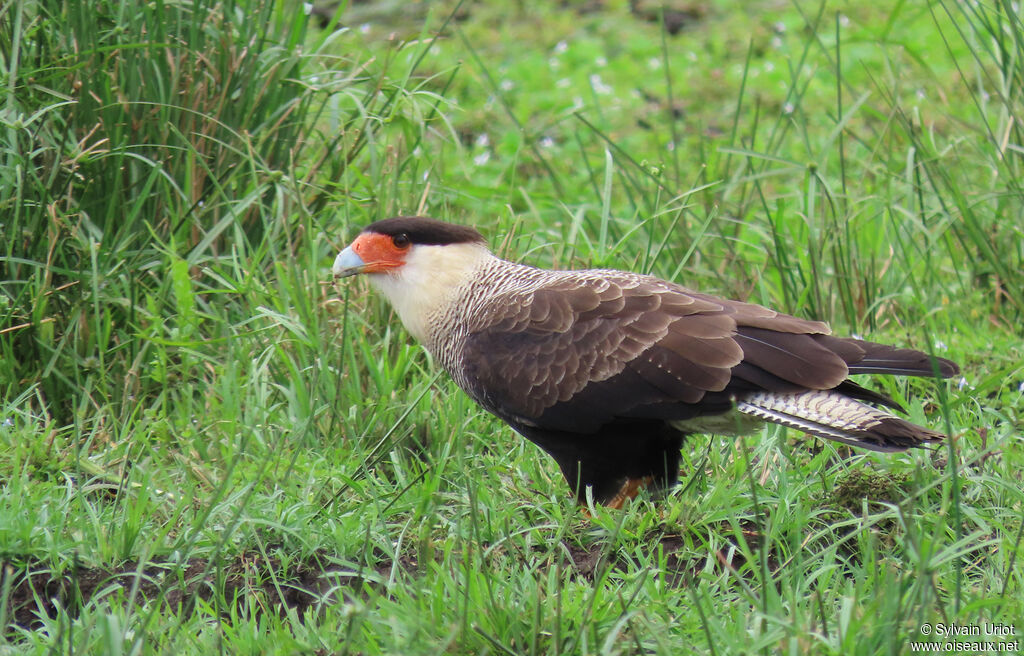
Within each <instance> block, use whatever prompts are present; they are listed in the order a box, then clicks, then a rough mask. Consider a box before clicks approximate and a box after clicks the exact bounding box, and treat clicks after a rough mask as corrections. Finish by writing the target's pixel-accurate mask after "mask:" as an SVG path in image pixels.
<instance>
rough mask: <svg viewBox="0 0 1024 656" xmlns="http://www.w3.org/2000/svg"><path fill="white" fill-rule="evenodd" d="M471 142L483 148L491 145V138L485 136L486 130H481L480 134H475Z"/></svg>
mask: <svg viewBox="0 0 1024 656" xmlns="http://www.w3.org/2000/svg"><path fill="white" fill-rule="evenodd" d="M473 143H474V144H476V145H477V146H480V147H481V148H485V147H487V146H489V145H491V138H490V137H489V136H487V133H486V132H481V133H480V134H478V135H476V139H474V140H473Z"/></svg>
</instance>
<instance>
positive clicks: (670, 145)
mask: <svg viewBox="0 0 1024 656" xmlns="http://www.w3.org/2000/svg"><path fill="white" fill-rule="evenodd" d="M675 149H676V142H674V141H669V142H668V143H667V144H665V150H667V151H670V152H671V151H673V150H675Z"/></svg>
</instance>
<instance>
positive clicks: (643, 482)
mask: <svg viewBox="0 0 1024 656" xmlns="http://www.w3.org/2000/svg"><path fill="white" fill-rule="evenodd" d="M653 482H654V477H653V476H644V477H642V478H627V479H626V482H625V483H623V484H622V487H621V488H620V489H619V491H618V493H617V494H616V495H615V497H614V498H613V499H612V500H611V501H609V502H608V503H606V504H604V505H605V506H607V507H608V508H613V509H615V510H619V509H621V508H622V506H623V505H625V503H626V500H627V499H635V498H636V495H638V494H640V490H642V489H644V488H645V487H647V486H648V485H650V484H651V483H653Z"/></svg>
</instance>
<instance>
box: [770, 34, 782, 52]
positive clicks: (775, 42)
mask: <svg viewBox="0 0 1024 656" xmlns="http://www.w3.org/2000/svg"><path fill="white" fill-rule="evenodd" d="M771 44H772V47H773V48H776V49H778V48H781V47H782V38H781V37H777V36H773V37H772V41H771Z"/></svg>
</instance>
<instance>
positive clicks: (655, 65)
mask: <svg viewBox="0 0 1024 656" xmlns="http://www.w3.org/2000/svg"><path fill="white" fill-rule="evenodd" d="M647 67H648V68H650V69H651V70H652V71H656V70H658V69H659V68H661V60H660V59H658V58H657V57H651V58H650V59H648V60H647Z"/></svg>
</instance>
